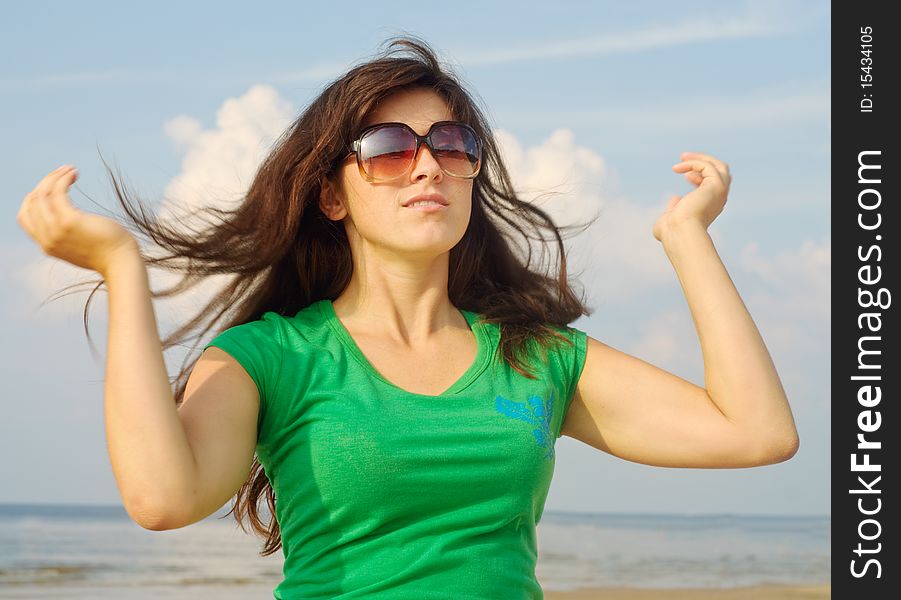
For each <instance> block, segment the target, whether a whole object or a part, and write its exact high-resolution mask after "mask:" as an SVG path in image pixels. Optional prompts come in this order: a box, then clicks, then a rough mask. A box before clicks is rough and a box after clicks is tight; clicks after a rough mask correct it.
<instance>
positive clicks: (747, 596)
mask: <svg viewBox="0 0 901 600" xmlns="http://www.w3.org/2000/svg"><path fill="white" fill-rule="evenodd" d="M544 597H545V600H822V599H825V598H831V597H832V590H831V586H830V585H828V584H826V585H813V586H799V585H757V586H753V587H742V588H728V589H709V588H708V589H688V588H679V589H646V588H645V589H636V588H591V589H578V590H572V591H566V592H558V591H554V590H545V592H544Z"/></svg>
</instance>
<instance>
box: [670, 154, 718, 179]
mask: <svg viewBox="0 0 901 600" xmlns="http://www.w3.org/2000/svg"><path fill="white" fill-rule="evenodd" d="M673 170H674V171H675V172H676V173H686V172H695V173H699V174H700V175H701V177H702V178H703V179H707V178H711V179H713V180H714V181H719V182H720V183H725V180H724V179H723V175H722V173H720V172H719V170H718V169H717V168H716V166H715V165H714V164H713V163H712V162H710V161H708V160H700V159H689V160H683V161H682V162H680V163H676V164H675V165H673Z"/></svg>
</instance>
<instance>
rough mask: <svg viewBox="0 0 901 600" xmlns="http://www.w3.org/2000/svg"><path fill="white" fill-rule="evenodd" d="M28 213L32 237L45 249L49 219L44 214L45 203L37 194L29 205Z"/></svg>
mask: <svg viewBox="0 0 901 600" xmlns="http://www.w3.org/2000/svg"><path fill="white" fill-rule="evenodd" d="M26 211H27V213H28V221H29V223H30V224H31V231H32V236H31V237H33V238H34V240H35V241H36V242H37V243H39V244H40V245H41V246H42V247H43V246H44V245H45V243H46V241H47V219H46V216H45V214H44V202H42V201H41V198H39V197H37V194H36V193H35V194H34V195H33V196H32V198H31V201H30V202H29V203H28V206H27V207H26Z"/></svg>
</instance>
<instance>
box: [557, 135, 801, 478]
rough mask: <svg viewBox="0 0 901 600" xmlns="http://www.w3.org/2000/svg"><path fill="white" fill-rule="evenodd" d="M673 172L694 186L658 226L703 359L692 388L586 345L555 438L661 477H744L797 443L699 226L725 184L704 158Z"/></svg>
mask: <svg viewBox="0 0 901 600" xmlns="http://www.w3.org/2000/svg"><path fill="white" fill-rule="evenodd" d="M683 157H686V158H687V159H688V160H685V161H683V162H682V163H679V164H678V165H676V166H675V167H674V169H676V170H677V171H678V172H685V173H686V177H687V178H688V179H689V181H691V182H693V183H695V184H696V185H699V188H698V189H697V190H695V192H693V193H692V194H689V195H686V196H685V197H683V198H679V197H675V198H673V200H671V202H670V206H669V207H668V209H667V212H666V213H665V214H664V215H663V216H662V217H661V218H660V219H658V221H657V223H656V224H655V227H654V235H655V237H657V239H658V240H660V241H661V242H662V243H663V247H664V250H665V251H666V254H667V256H668V257H669V259H670V261H671V262H672V265H673V268H674V269H675V271H676V274H677V276H678V277H679V281H680V283H681V284H682V289H683V291H684V292H685V298H686V300H687V302H688V306H689V308H690V310H691V314H692V318H693V319H694V323H695V327H696V329H697V332H698V337H699V340H700V343H701V351H702V354H703V358H704V383H705V387H704V388H702V387H699V386H697V385H694V384H692V383H690V382H688V381H686V380H684V379H681V378H679V377H677V376H675V375H673V374H671V373H667V372H666V371H664V370H662V369H659V368H657V367H655V366H654V365H651V364H648V363H646V362H644V361H642V360H640V359H637V358H635V357H632V356H629V355H627V354H624V353H622V352H620V351H618V350H615V349H613V348H611V347H609V346H607V345H605V344H603V343H601V342H598V341H596V340H592V339H589V343H588V352H587V356H586V360H585V368H584V370H583V371H582V376H581V378H580V380H579V383H578V387H577V392H576V395H575V396H574V398H573V401H572V404H571V405H570V409H569V411H568V413H567V416H566V419H565V421H564V424H563V433H565V434H566V435H569V436H570V437H574V438H576V439H579V440H581V441H583V442H585V443H586V444H588V445H591V446H594V447H595V448H598V449H600V450H604V451H606V452H610V453H611V454H614V455H616V456H619V457H621V458H625V459H628V460H632V461H635V462H641V463H645V464H650V465H657V466H667V467H695V468H700V467H717V468H723V467H749V466H755V465H763V464H770V463H774V462H779V461H783V460H786V459H788V458H790V457H791V456H792V455H794V453H795V452H796V450H797V448H798V435H797V431H796V429H795V424H794V419H793V418H792V413H791V409H790V407H789V403H788V399H787V398H786V394H785V391H784V389H783V387H782V383H781V381H780V379H779V375H778V373H777V372H776V368H775V366H774V365H773V361H772V360H771V358H770V355H769V352H768V351H767V348H766V346H765V344H764V342H763V339H762V337H761V336H760V333H759V332H758V330H757V327H756V326H755V324H754V321H753V319H752V318H751V315H750V314H749V313H748V310H747V308H746V307H745V305H744V303H743V302H742V299H741V297H740V296H739V294H738V291H737V290H736V289H735V286H734V285H733V283H732V280H731V279H730V277H729V274H728V273H727V272H726V268H725V267H724V265H723V263H722V261H721V260H720V258H719V256H718V254H717V252H716V249H715V248H714V245H713V242H712V240H711V239H710V236H709V235H708V233H707V226H708V225H709V224H710V222H711V221H712V220H713V219H714V218H715V217H716V215H717V214H719V212H720V210H722V207H723V205H724V204H725V197H726V190H727V189H728V186H729V182H730V181H731V177H730V175H729V171H728V167H727V166H726V165H725V163H722V162H721V161H718V160H716V159H715V158H713V157H711V156H709V155H702V154H696V153H688V154H683Z"/></svg>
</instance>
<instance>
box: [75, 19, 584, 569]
mask: <svg viewBox="0 0 901 600" xmlns="http://www.w3.org/2000/svg"><path fill="white" fill-rule="evenodd" d="M410 88H427V89H430V90H432V91H434V92H435V93H437V94H438V95H439V96H440V97H441V98H442V99H443V100H444V101H445V102H446V103H447V105H448V108H449V109H450V111H451V113H452V114H453V115H454V117H455V118H456V119H458V120H460V121H464V122H466V123H468V124H470V125H471V126H472V127H473V128H474V129H475V131H476V132H477V133H478V135H479V137H480V138H481V139H482V142H483V167H482V170H481V172H480V173H479V175H478V176H477V177H476V178H475V179H474V181H473V188H472V213H471V214H472V216H471V218H470V222H469V226H468V227H467V229H466V232H465V234H464V235H463V238H462V239H461V241H460V242H459V243H458V244H457V245H456V246H455V247H454V248H453V249H452V250H451V251H450V269H449V280H448V295H449V297H450V300H451V302H452V303H453V304H454V305H455V306H457V307H458V308H463V309H466V310H470V311H473V312H477V313H479V314H481V315H482V317H483V319H484V320H485V321H487V322H491V323H497V324H498V325H499V327H500V331H501V340H500V351H501V354H502V356H503V359H504V360H506V361H507V362H508V363H509V364H510V365H511V366H512V367H513V368H515V369H516V370H517V371H519V372H520V373H522V374H523V375H525V376H527V377H534V376H533V375H532V374H531V371H530V369H529V365H528V360H527V357H528V356H531V352H530V348H531V346H532V345H533V344H534V345H537V347H538V348H545V347H547V346H548V345H549V344H550V343H552V342H554V341H555V340H558V339H559V338H560V337H561V336H560V335H559V333H558V332H557V331H555V329H554V328H555V327H564V326H566V325H568V324H569V323H571V322H572V321H574V320H575V319H577V318H578V317H579V316H580V315H583V314H585V315H587V314H589V309H588V308H587V307H586V305H585V304H584V302H583V300H582V299H581V297H580V295H578V294H576V293H575V292H574V290H573V288H571V287H570V283H569V281H568V277H567V269H566V254H565V251H564V245H563V240H562V235H561V228H560V227H557V226H556V225H555V224H554V222H553V221H552V219H551V218H550V216H549V215H548V214H547V213H546V212H544V211H543V210H541V209H540V208H538V207H536V206H535V205H534V204H531V203H528V202H525V201H523V200H520V199H519V198H518V196H517V193H516V192H515V191H514V189H513V184H512V182H511V180H510V176H509V174H508V172H507V169H506V168H505V167H504V165H503V163H502V161H501V157H500V154H499V150H498V146H497V143H496V141H495V139H494V136H493V134H492V131H491V129H490V127H489V125H488V121H487V120H486V118H485V116H484V114H483V112H482V111H481V110H480V109H479V107H478V105H477V104H476V102H475V101H474V100H473V98H472V97H471V96H470V95H469V93H468V92H467V91H466V90H465V89H464V88H463V86H462V85H461V83H460V82H459V81H458V79H457V77H456V76H455V75H454V74H453V72H452V71H451V69H450V68H448V67H446V66H443V65H442V64H441V63H440V62H439V60H438V58H437V57H436V55H435V52H434V51H433V50H432V49H431V48H430V47H429V46H428V44H427V43H425V42H424V41H422V40H420V39H418V38H415V37H411V36H405V37H401V38H395V39H393V40H391V41H390V44H389V45H388V46H387V48H385V50H384V51H383V52H382V53H381V54H380V55H379V56H377V57H376V58H374V59H373V60H370V61H368V62H365V63H363V64H360V65H358V66H356V67H354V68H352V69H351V70H350V71H348V72H347V73H346V74H345V75H343V76H341V77H340V78H338V79H336V80H335V81H333V82H332V83H330V84H329V85H328V86H327V87H326V88H325V90H324V91H323V92H322V93H321V94H320V95H319V96H318V97H317V98H316V99H315V100H314V101H313V102H312V103H311V104H310V105H309V107H307V109H306V110H305V111H303V113H302V114H301V115H300V117H298V118H297V119H296V120H295V121H294V123H293V124H292V125H291V126H290V127H289V128H288V129H287V130H286V131H285V132H284V134H283V135H282V136H281V137H280V138H279V139H278V140H277V141H276V143H275V144H274V146H273V148H272V150H271V152H270V153H269V155H268V156H267V157H266V158H265V159H264V160H263V162H262V164H261V165H260V166H259V169H258V171H257V172H256V174H255V176H254V178H253V180H252V183H251V185H250V187H249V188H248V190H247V192H246V195H245V197H244V198H243V201H242V202H241V203H240V204H239V205H238V206H237V207H236V208H234V209H232V210H221V209H217V208H212V207H209V208H206V209H205V210H206V211H207V214H209V215H213V216H214V221H211V222H209V224H208V225H207V226H206V228H205V229H203V230H201V231H196V230H194V231H184V228H183V227H181V228H179V227H178V226H177V222H176V223H175V226H172V225H170V224H167V223H165V222H164V221H162V220H160V219H159V218H157V217H155V216H153V215H152V213H151V212H150V211H147V210H145V208H144V207H143V205H142V204H141V203H140V201H138V202H137V208H133V207H132V206H131V205H130V201H129V200H128V193H127V192H126V190H125V188H124V186H123V185H121V184H120V183H119V182H118V181H117V180H116V177H115V176H114V175H113V173H112V171H111V170H110V169H109V166H108V165H106V162H105V161H104V165H106V168H107V172H108V174H109V176H110V179H111V181H112V184H113V187H114V190H115V193H116V196H117V197H118V199H119V202H120V203H121V205H122V207H123V209H124V210H125V213H126V215H127V216H128V218H129V219H130V222H129V223H124V224H125V226H126V227H128V228H129V229H131V230H132V231H135V233H137V234H139V235H142V236H146V237H147V238H149V239H150V240H152V241H153V242H155V243H156V244H157V245H158V246H159V247H160V248H163V249H164V250H165V252H164V253H163V254H161V255H157V256H153V257H151V256H145V257H144V258H145V261H146V262H147V264H149V265H152V266H156V267H162V268H165V269H167V270H170V271H174V272H180V273H181V274H182V279H181V282H180V283H179V284H178V285H176V286H174V287H172V288H170V289H168V290H163V291H158V292H151V295H152V297H154V298H162V297H169V296H174V295H177V294H179V293H181V292H183V291H185V290H187V289H189V288H191V287H193V286H194V285H196V284H197V283H198V282H200V281H201V280H202V279H203V278H204V277H206V276H209V275H212V274H223V273H226V274H233V275H234V277H233V279H231V281H230V283H229V284H228V285H226V286H224V287H223V289H222V291H221V292H220V293H218V294H217V295H216V296H215V297H214V298H213V299H212V300H211V301H210V302H209V303H208V304H207V305H206V306H205V307H204V308H203V309H201V310H200V311H199V312H198V313H197V314H196V315H195V316H194V317H193V318H191V319H190V320H189V321H187V322H186V323H184V324H183V325H181V326H180V327H179V328H178V329H177V330H176V331H174V332H173V333H172V334H170V335H169V336H168V337H167V338H166V339H164V340H162V348H163V350H166V349H169V348H171V347H173V346H180V345H182V342H183V341H184V340H186V339H188V338H189V337H190V336H189V334H190V332H192V331H193V330H199V331H200V333H199V334H198V335H197V336H195V339H196V338H203V337H204V336H205V335H206V334H207V333H209V332H210V330H213V331H214V333H217V332H220V331H224V330H225V329H228V328H230V327H234V326H237V325H240V324H243V323H247V322H249V321H254V320H257V319H259V318H261V316H262V315H263V313H265V312H267V311H274V312H276V313H279V314H282V315H286V316H293V315H294V314H296V313H297V312H298V311H299V310H301V309H303V308H304V307H306V306H309V305H310V304H312V303H313V302H316V301H318V300H322V299H325V298H328V299H332V300H334V299H335V298H337V297H338V296H339V295H340V294H341V292H342V291H343V290H344V288H345V286H346V285H347V284H348V282H349V280H350V276H351V271H352V265H353V263H352V261H351V253H350V246H349V244H348V241H347V237H346V234H345V231H344V227H343V225H342V224H341V223H340V222H338V223H335V222H333V221H330V220H329V219H327V218H326V217H325V215H324V214H323V213H322V212H321V210H320V208H319V204H318V199H319V193H320V188H321V185H322V182H323V181H324V180H325V179H326V178H333V177H335V175H336V173H337V165H338V164H339V163H340V161H341V159H343V158H344V157H345V156H346V154H347V149H348V146H349V143H350V140H351V138H352V136H353V135H354V134H355V133H356V132H357V131H358V130H359V128H360V127H361V125H362V124H363V122H364V120H365V118H366V117H367V115H368V114H369V113H370V112H371V111H372V110H373V109H374V107H375V106H376V105H377V104H378V103H379V101H381V100H383V99H384V98H386V97H388V96H389V95H391V94H393V93H395V92H397V91H399V90H403V89H410ZM536 254H537V255H538V256H537V257H536V256H535V255H536ZM185 259H187V260H185ZM91 283H93V282H91ZM102 284H103V280H102V279H101V280H100V283H98V284H97V286H96V287H95V288H94V290H93V291H92V292H91V296H89V297H88V300H87V303H86V305H85V331H86V332H87V334H88V339H89V340H90V333H89V332H88V331H87V314H88V308H89V306H90V301H91V297H92V296H93V294H94V292H96V291H97V289H98V288H99V287H100V286H101V285H102ZM70 287H72V286H70ZM223 317H224V318H223ZM204 322H206V323H204ZM196 348H197V345H195V346H194V349H195V350H196ZM188 358H190V356H189V357H188ZM198 358H199V354H198V355H197V356H194V357H193V359H191V360H187V359H186V362H185V363H184V364H183V368H182V370H181V371H180V372H179V374H178V376H177V377H176V378H175V379H174V381H173V383H174V385H175V402H176V406H180V405H181V403H182V401H183V400H184V393H185V387H186V385H187V380H188V377H189V375H190V372H191V370H192V369H193V367H194V365H195V364H196V362H197V359H198ZM264 494H265V497H266V500H267V506H268V510H269V522H268V523H264V522H263V520H262V519H261V517H260V511H259V501H260V499H261V496H263V495H264ZM275 501H276V498H275V494H274V491H273V489H272V486H271V485H270V482H269V479H268V478H267V476H266V473H265V471H264V470H263V468H262V465H261V464H260V463H259V461H258V460H257V459H256V457H255V459H254V463H253V466H252V467H251V471H250V475H249V476H248V478H247V481H246V482H245V483H244V485H243V486H242V487H241V489H240V490H239V492H238V493H237V495H236V496H235V499H234V505H233V506H232V510H231V511H230V512H229V513H228V514H232V513H234V516H235V519H236V520H237V522H238V524H239V525H241V527H242V528H243V527H244V523H243V519H244V517H245V516H247V517H248V518H249V520H250V523H251V525H252V526H253V529H254V530H255V531H256V532H257V533H258V534H260V535H262V536H265V538H266V543H265V546H264V548H263V550H262V551H261V553H260V554H261V555H262V556H268V555H270V554H272V553H274V552H276V551H277V550H278V549H279V548H281V546H282V544H281V534H280V528H279V524H278V522H277V520H276V517H275V514H276V513H275ZM226 516H228V515H226Z"/></svg>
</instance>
